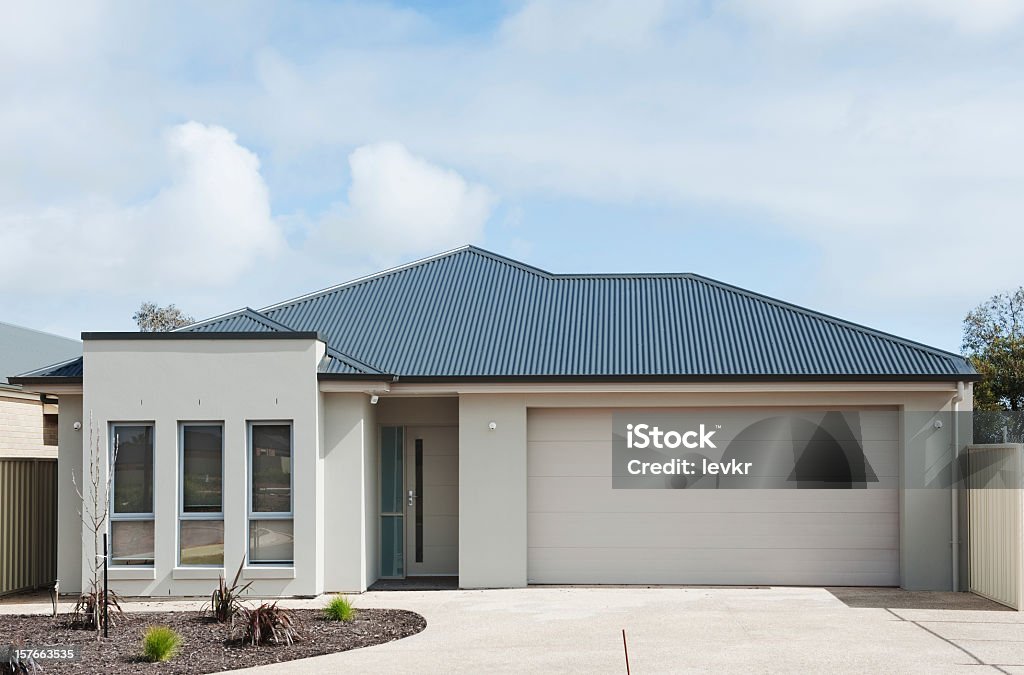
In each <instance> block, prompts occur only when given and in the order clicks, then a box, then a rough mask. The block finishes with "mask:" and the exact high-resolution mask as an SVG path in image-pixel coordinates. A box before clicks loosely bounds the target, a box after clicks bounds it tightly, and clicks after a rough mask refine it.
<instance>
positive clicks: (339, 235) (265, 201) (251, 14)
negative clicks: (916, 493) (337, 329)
mask: <svg viewBox="0 0 1024 675" xmlns="http://www.w3.org/2000/svg"><path fill="white" fill-rule="evenodd" d="M2 14H3V19H2V20H0V320H2V321H7V322H10V323H15V324H20V325H24V326H29V327H32V328H36V329H41V330H47V331H51V332H55V333H58V334H61V335H66V336H71V337H77V336H78V334H79V333H80V332H81V331H86V330H88V331H102V330H132V329H134V323H133V322H132V319H131V315H132V313H133V311H134V310H135V309H136V308H137V307H138V306H139V304H140V303H142V302H143V301H152V302H156V303H158V304H161V305H163V304H168V303H174V304H176V305H177V306H179V307H181V308H182V309H184V310H185V311H186V312H188V313H190V314H192V315H194V316H195V317H196V318H204V317H209V316H213V315H217V314H221V313H223V312H226V311H229V310H232V309H236V308H238V307H245V306H250V307H254V308H257V309H258V308H260V307H263V306H267V305H270V304H273V303H275V302H278V301H281V300H285V299H287V298H291V297H294V296H297V295H300V294H303V293H305V292H308V291H312V290H316V289H318V288H322V287H326V286H330V285H333V284H336V283H339V282H342V281H345V280H348V279H351V278H354V277H357V276H360V275H363V274H366V273H370V272H373V271H377V270H380V269H384V268H386V267H390V266H393V265H396V264H400V263H404V262H408V261H411V260H415V259H417V258H421V257H424V256H428V255H432V254H435V253H438V252H441V251H444V250H448V249H451V248H454V247H457V246H460V245H463V244H467V243H472V244H476V245H479V246H482V247H484V248H486V249H489V250H492V251H495V252H497V253H500V254H503V255H507V256H510V257H513V258H516V259H519V260H522V261H523V262H526V263H528V264H530V265H534V266H536V267H540V268H542V269H546V270H548V271H551V272H556V273H583V272H696V273H699V274H703V275H706V276H709V277H712V278H715V279H718V280H721V281H724V282H727V283H730V284H734V285H737V286H741V287H744V288H748V289H751V290H754V291H757V292H760V293H764V294H767V295H770V296H773V297H777V298H780V299H782V300H786V301H789V302H793V303H796V304H798V305H803V306H806V307H809V308H812V309H815V310H819V311H823V312H826V313H828V314H832V315H835V316H839V317H842V318H844V319H847V320H850V321H855V322H857V323H862V324H866V325H869V326H871V327H873V328H877V329H879V330H884V331H887V332H891V333H895V334H897V335H900V336H903V337H906V338H910V339H913V340H917V341H921V342H924V343H926V344H930V345H933V346H936V347H939V348H942V349H947V350H951V351H959V349H960V331H961V321H962V319H963V317H964V315H965V314H966V313H967V312H968V311H969V310H970V309H971V308H972V307H974V306H976V305H977V304H979V303H980V302H982V301H983V300H985V299H986V298H988V297H989V296H991V295H993V294H995V293H997V292H1000V291H1004V290H1009V289H1012V288H1016V287H1017V286H1019V285H1021V283H1024V275H1022V274H1021V272H1020V271H1019V270H1020V269H1021V264H1020V253H1019V252H1020V251H1021V249H1022V244H1024V226H1022V221H1021V214H1024V189H1022V188H1024V161H1022V160H1021V158H1022V157H1024V124H1022V123H1021V120H1024V65H1022V64H1024V3H1020V2H1017V1H1015V0H962V1H956V0H834V1H832V2H828V3H823V2H820V1H818V0H770V1H769V0H764V1H757V0H693V1H685V0H683V1H678V2H659V1H657V0H622V1H618V0H609V1H603V0H602V1H596V0H592V1H587V2H575V1H565V2H544V1H534V0H527V1H525V2H511V1H510V2H489V3H488V2H474V1H469V2H455V1H447V2H437V3H430V2H410V3H401V2H391V3H376V2H332V3H328V2H281V3H277V2H270V1H257V2H230V1H227V2H216V3H209V2H195V3H192V2H187V1H183V2H175V3H156V2H128V1H124V2H94V1H92V0H79V1H77V2H74V3H68V2H59V3H49V2H31V3H30V2H13V3H5V6H4V9H3V10H2Z"/></svg>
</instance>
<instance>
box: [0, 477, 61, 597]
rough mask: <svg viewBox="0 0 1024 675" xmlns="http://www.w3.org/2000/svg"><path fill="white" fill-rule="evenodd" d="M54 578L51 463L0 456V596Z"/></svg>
mask: <svg viewBox="0 0 1024 675" xmlns="http://www.w3.org/2000/svg"><path fill="white" fill-rule="evenodd" d="M56 576H57V461H56V460H53V459H0V595H4V594H6V593H15V592H17V591H23V590H28V589H33V588H40V587H44V586H51V585H52V584H53V582H54V579H55V577H56Z"/></svg>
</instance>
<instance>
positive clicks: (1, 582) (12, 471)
mask: <svg viewBox="0 0 1024 675" xmlns="http://www.w3.org/2000/svg"><path fill="white" fill-rule="evenodd" d="M81 354H82V343H81V342H79V341H77V340H69V339H68V338H64V337H60V336H59V335H52V334H50V333H43V332H41V331H37V330H32V329H30V328H23V327H21V326H15V325H13V324H9V323H4V322H2V321H0V595H3V594H6V593H13V592H16V591H21V590H25V589H29V588H35V587H38V586H43V585H49V584H52V583H53V579H54V564H55V560H56V544H57V542H56V493H55V486H56V483H55V477H56V460H57V399H55V398H53V397H51V396H47V395H45V394H39V393H37V392H33V391H25V390H24V389H23V388H22V387H21V385H18V384H12V383H11V382H9V381H8V379H7V377H6V376H5V375H6V374H8V373H22V372H25V371H27V370H30V369H33V368H39V367H40V366H46V365H47V364H52V363H56V362H59V361H65V360H67V359H77V358H80V357H81Z"/></svg>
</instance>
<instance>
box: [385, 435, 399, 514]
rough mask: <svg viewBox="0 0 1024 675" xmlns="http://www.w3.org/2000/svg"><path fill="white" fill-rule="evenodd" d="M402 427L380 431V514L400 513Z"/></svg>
mask: <svg viewBox="0 0 1024 675" xmlns="http://www.w3.org/2000/svg"><path fill="white" fill-rule="evenodd" d="M403 432H404V429H403V428H402V427H384V428H383V429H381V444H380V512H381V513H402V508H403V507H402V503H403V499H404V497H405V496H404V494H403V491H402V481H403V480H404V474H403V472H402V460H403V456H404V453H403V447H404V446H403V437H404V433H403Z"/></svg>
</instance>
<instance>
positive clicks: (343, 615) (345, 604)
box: [324, 595, 356, 621]
mask: <svg viewBox="0 0 1024 675" xmlns="http://www.w3.org/2000/svg"><path fill="white" fill-rule="evenodd" d="M324 616H326V617H327V618H328V619H330V620H331V621H351V620H352V619H354V618H356V608H355V607H353V606H352V603H351V602H349V599H348V598H346V597H345V596H344V595H336V596H334V597H333V598H331V599H330V601H329V602H328V603H327V606H326V607H324Z"/></svg>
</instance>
